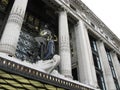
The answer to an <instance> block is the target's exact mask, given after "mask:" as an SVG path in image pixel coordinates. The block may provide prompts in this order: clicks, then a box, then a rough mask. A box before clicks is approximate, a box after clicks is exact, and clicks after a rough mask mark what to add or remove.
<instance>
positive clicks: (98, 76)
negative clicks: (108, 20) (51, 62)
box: [0, 0, 120, 90]
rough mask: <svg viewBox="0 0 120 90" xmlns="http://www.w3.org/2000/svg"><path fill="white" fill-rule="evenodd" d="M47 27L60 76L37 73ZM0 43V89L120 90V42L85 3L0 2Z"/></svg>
mask: <svg viewBox="0 0 120 90" xmlns="http://www.w3.org/2000/svg"><path fill="white" fill-rule="evenodd" d="M45 26H47V29H49V30H50V32H52V35H53V39H54V40H55V42H54V44H55V54H58V55H59V56H60V63H59V65H58V66H57V67H56V68H55V69H56V71H58V72H59V73H57V74H55V73H53V72H50V73H47V72H44V71H42V70H41V68H39V67H41V66H40V65H39V64H38V62H39V61H40V59H43V54H41V55H39V53H40V52H39V50H38V48H39V46H38V43H37V42H36V41H35V37H37V36H39V34H40V32H41V31H42V30H43V29H45ZM0 38H1V40H0V90H120V39H119V38H117V36H116V35H115V34H114V33H113V32H112V31H111V30H110V29H109V28H108V27H107V26H106V25H105V24H104V23H103V22H102V21H101V20H100V19H99V18H98V17H97V16H96V15H95V14H94V13H93V12H92V11H91V10H90V9H89V8H88V7H87V6H86V5H85V4H84V3H83V2H82V1H81V0H0ZM43 51H44V50H43ZM26 62H27V63H30V64H26Z"/></svg>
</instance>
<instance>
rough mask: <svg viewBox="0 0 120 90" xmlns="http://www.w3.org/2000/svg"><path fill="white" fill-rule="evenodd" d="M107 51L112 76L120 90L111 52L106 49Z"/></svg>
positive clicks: (117, 89)
mask: <svg viewBox="0 0 120 90" xmlns="http://www.w3.org/2000/svg"><path fill="white" fill-rule="evenodd" d="M105 49H106V53H107V58H108V61H109V66H110V68H111V72H112V76H113V79H114V83H115V86H116V90H119V89H120V86H119V83H118V80H117V77H116V73H115V69H114V66H113V62H112V58H111V54H110V50H109V49H107V48H105Z"/></svg>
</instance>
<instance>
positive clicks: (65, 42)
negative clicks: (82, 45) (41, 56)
mask: <svg viewBox="0 0 120 90" xmlns="http://www.w3.org/2000/svg"><path fill="white" fill-rule="evenodd" d="M59 54H60V58H61V63H60V71H61V73H62V74H63V75H65V76H66V77H68V78H72V69H71V54H70V41H69V30H68V19H67V12H66V11H65V10H63V11H60V12H59Z"/></svg>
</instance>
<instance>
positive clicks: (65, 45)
mask: <svg viewBox="0 0 120 90" xmlns="http://www.w3.org/2000/svg"><path fill="white" fill-rule="evenodd" d="M60 50H61V51H65V52H70V48H69V39H68V37H64V36H62V38H61V44H60Z"/></svg>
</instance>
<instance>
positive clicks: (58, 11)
mask: <svg viewBox="0 0 120 90" xmlns="http://www.w3.org/2000/svg"><path fill="white" fill-rule="evenodd" d="M64 11H65V12H66V13H68V10H67V9H66V8H65V7H64V6H61V7H60V8H58V10H57V11H56V12H55V13H58V14H59V13H60V12H64Z"/></svg>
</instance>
